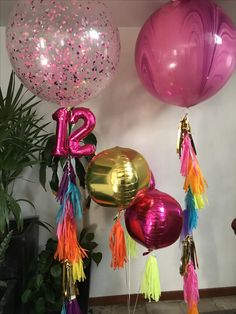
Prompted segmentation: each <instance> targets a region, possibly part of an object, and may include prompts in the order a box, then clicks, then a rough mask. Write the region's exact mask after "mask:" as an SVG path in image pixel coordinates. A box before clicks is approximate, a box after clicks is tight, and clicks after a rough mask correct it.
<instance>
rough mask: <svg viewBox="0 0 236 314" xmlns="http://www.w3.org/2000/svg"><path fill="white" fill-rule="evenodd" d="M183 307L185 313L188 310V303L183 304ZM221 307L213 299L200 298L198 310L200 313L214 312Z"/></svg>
mask: <svg viewBox="0 0 236 314" xmlns="http://www.w3.org/2000/svg"><path fill="white" fill-rule="evenodd" d="M181 308H182V311H183V313H186V312H187V310H186V309H187V305H186V303H184V302H183V303H182V304H181ZM218 309H219V308H218V307H217V305H216V304H215V302H214V300H213V299H200V301H199V304H198V310H199V313H204V312H213V311H217V310H218Z"/></svg>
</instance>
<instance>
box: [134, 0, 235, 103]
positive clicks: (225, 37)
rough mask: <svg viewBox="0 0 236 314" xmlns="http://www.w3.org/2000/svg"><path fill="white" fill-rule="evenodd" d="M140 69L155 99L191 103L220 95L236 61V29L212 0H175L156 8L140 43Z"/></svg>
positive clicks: (142, 32)
mask: <svg viewBox="0 0 236 314" xmlns="http://www.w3.org/2000/svg"><path fill="white" fill-rule="evenodd" d="M135 59H136V68H137V72H138V75H139V77H140V79H141V81H142V83H143V84H144V86H145V87H146V89H147V90H148V91H149V92H150V93H151V94H152V95H153V96H154V97H156V98H157V99H159V100H161V101H163V102H165V103H169V104H174V105H177V106H181V107H191V106H193V105H196V104H198V103H200V102H201V101H203V100H205V99H207V98H209V97H211V96H213V95H214V94H216V93H217V92H218V91H219V90H220V89H221V88H222V87H223V86H224V85H225V84H226V82H227V81H228V80H229V78H230V76H231V75H232V73H233V71H234V69H235V65H236V28H235V26H234V24H233V22H232V21H231V19H230V18H229V17H228V16H227V15H226V14H225V13H224V11H223V9H222V8H221V7H219V6H217V5H216V4H215V3H214V2H213V1H211V0H176V1H172V2H169V3H167V4H165V5H164V6H162V7H161V8H160V9H159V10H157V11H156V12H154V13H153V14H152V15H151V16H150V17H149V19H148V20H147V21H146V23H145V24H144V26H143V28H142V29H141V31H140V33H139V36H138V39H137V43H136V52H135Z"/></svg>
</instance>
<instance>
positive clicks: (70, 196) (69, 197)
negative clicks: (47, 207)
mask: <svg viewBox="0 0 236 314" xmlns="http://www.w3.org/2000/svg"><path fill="white" fill-rule="evenodd" d="M68 201H69V202H71V204H72V208H73V214H74V217H75V218H77V219H78V220H80V219H82V208H81V203H80V202H81V194H80V191H79V189H78V187H77V186H76V185H75V184H74V183H72V182H71V181H68V187H67V190H66V193H65V195H64V197H63V202H62V204H61V206H60V210H59V212H58V214H57V223H60V222H61V221H62V220H63V219H64V216H65V209H66V205H67V202H68Z"/></svg>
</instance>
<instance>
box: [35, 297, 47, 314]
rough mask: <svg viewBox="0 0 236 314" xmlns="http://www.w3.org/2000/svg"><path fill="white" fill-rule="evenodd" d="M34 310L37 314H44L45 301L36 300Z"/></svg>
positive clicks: (42, 299)
mask: <svg viewBox="0 0 236 314" xmlns="http://www.w3.org/2000/svg"><path fill="white" fill-rule="evenodd" d="M34 309H35V312H36V313H37V314H45V300H44V298H43V297H41V298H39V299H38V300H36V302H35V306H34Z"/></svg>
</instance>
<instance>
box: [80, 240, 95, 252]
mask: <svg viewBox="0 0 236 314" xmlns="http://www.w3.org/2000/svg"><path fill="white" fill-rule="evenodd" d="M97 246H98V244H97V243H96V242H83V248H84V249H86V250H88V251H90V252H91V251H92V250H94V249H95V248H96V247H97Z"/></svg>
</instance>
